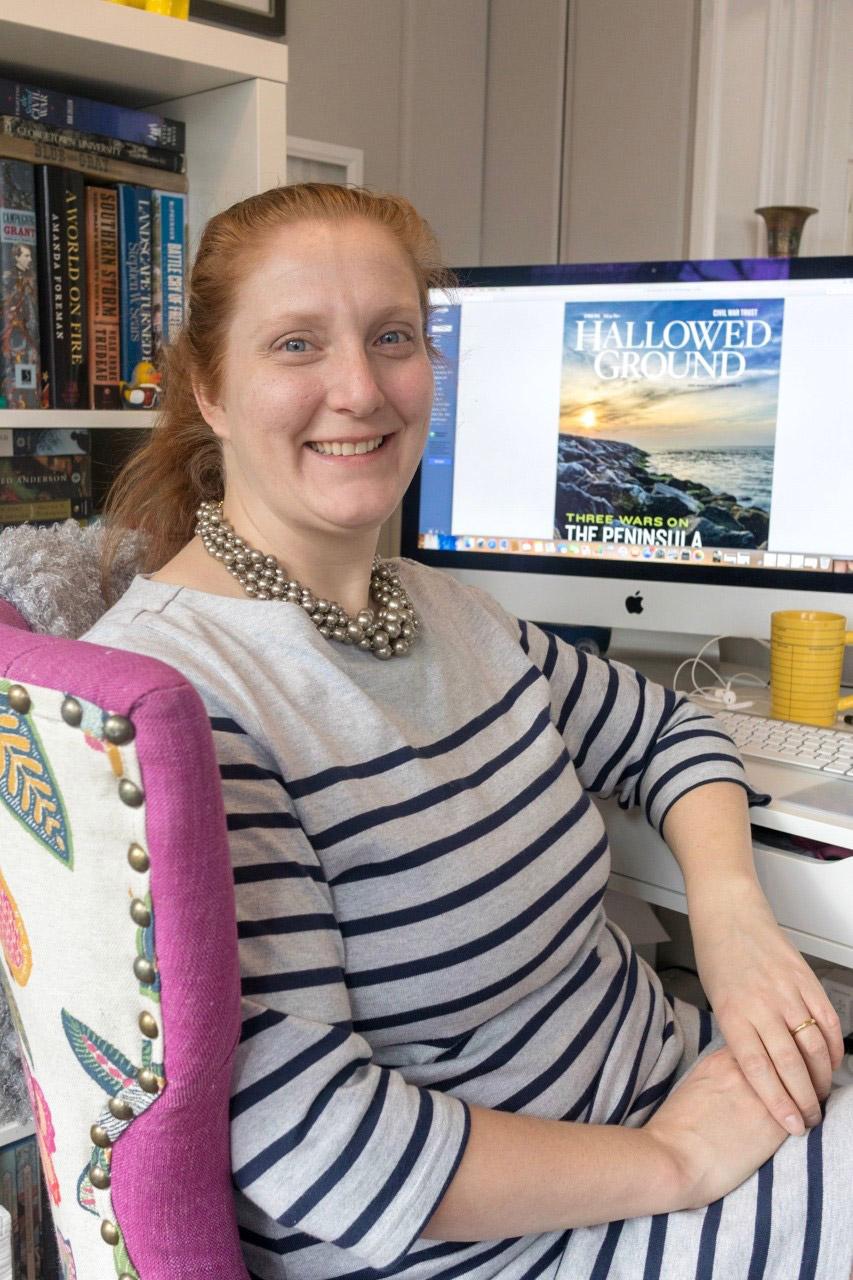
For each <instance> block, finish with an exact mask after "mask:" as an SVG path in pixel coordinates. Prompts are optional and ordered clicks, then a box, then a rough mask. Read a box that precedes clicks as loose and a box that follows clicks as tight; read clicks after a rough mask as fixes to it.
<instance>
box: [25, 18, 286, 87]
mask: <svg viewBox="0 0 853 1280" xmlns="http://www.w3.org/2000/svg"><path fill="white" fill-rule="evenodd" d="M0 72H2V73H3V74H5V75H9V76H17V77H18V78H20V77H22V76H28V77H30V78H31V79H32V81H33V82H34V83H35V84H40V85H45V86H46V87H48V88H59V89H65V90H67V91H68V92H72V93H78V94H84V95H85V96H87V97H102V98H104V99H105V100H107V101H114V102H120V103H124V104H127V105H130V106H137V107H142V106H149V105H151V104H154V103H157V102H160V101H162V100H164V99H172V98H182V97H186V96H187V95H189V94H194V93H204V92H206V91H207V90H209V89H220V88H222V87H223V86H225V85H231V84H238V83H240V82H241V81H243V80H272V81H275V82H276V83H278V84H286V82H287V46H286V45H284V44H281V43H279V41H277V40H264V39H259V38H258V37H257V36H247V35H242V34H240V33H239V32H234V31H228V30H226V29H225V28H222V27H215V26H208V25H206V24H203V23H200V22H192V21H189V22H184V21H180V20H178V19H176V18H166V17H162V16H160V15H159V14H154V13H145V12H143V11H142V10H139V9H129V8H126V7H125V6H124V5H118V4H108V3H107V2H106V0H2V13H0Z"/></svg>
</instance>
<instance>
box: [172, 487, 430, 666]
mask: <svg viewBox="0 0 853 1280" xmlns="http://www.w3.org/2000/svg"><path fill="white" fill-rule="evenodd" d="M195 514H196V527H195V532H196V533H197V534H198V536H199V537H200V538H201V540H202V542H203V543H204V546H205V549H206V550H207V551H208V552H209V553H210V554H211V555H212V556H213V557H214V559H216V560H219V561H220V562H221V563H222V564H223V565H224V566H225V568H226V569H227V570H228V572H229V573H230V574H231V576H232V577H234V578H236V579H237V581H238V582H239V583H240V585H241V587H242V588H243V590H244V591H245V592H246V595H247V596H252V597H254V599H256V600H282V601H287V602H288V603H290V604H298V605H301V606H302V608H303V609H304V610H305V612H306V613H307V614H308V617H309V618H310V619H311V621H312V622H313V623H314V626H315V627H316V628H317V630H318V631H319V632H320V634H321V635H323V636H327V637H328V639H329V640H338V641H339V642H340V643H341V644H353V645H355V646H356V648H357V649H363V650H364V651H365V652H366V653H372V654H373V656H374V658H395V657H402V656H403V655H404V654H406V653H408V652H409V649H410V648H411V646H412V645H413V644H414V643H415V640H416V639H417V633H418V631H419V630H420V625H421V624H420V619H419V618H418V616H417V614H416V613H415V610H414V607H413V605H412V602H411V600H410V599H409V597H408V596H407V594H406V592H405V591H404V590H403V587H402V586H401V585H400V579H399V578H398V576H397V574H396V573H395V572H394V570H393V569H392V568H391V567H390V566H389V565H387V564H383V563H382V561H381V560H380V559H379V557H378V556H377V557H376V559H375V560H374V561H373V568H372V570H371V572H370V595H371V597H372V598H373V600H375V601H376V606H377V607H376V608H375V609H371V608H368V609H361V610H359V612H358V613H357V614H356V616H355V617H354V618H351V617H350V615H349V614H348V613H347V611H346V609H344V608H343V606H342V605H339V604H336V603H335V602H334V601H333V600H322V599H320V598H318V597H317V596H315V595H314V593H313V591H311V590H310V588H309V587H303V586H302V584H301V583H299V582H296V581H295V580H294V579H288V577H287V574H286V573H285V571H284V570H283V569H282V567H281V565H280V564H279V563H278V561H277V560H276V558H275V556H267V555H264V553H263V551H256V550H254V548H252V547H250V546H249V545H248V543H246V542H245V541H244V540H243V539H242V538H240V537H238V536H237V534H235V532H234V530H233V528H232V527H231V524H230V523H229V521H228V520H226V518H225V516H224V515H223V514H222V503H221V502H202V504H201V506H200V507H199V508H198V510H197V511H196V513H195Z"/></svg>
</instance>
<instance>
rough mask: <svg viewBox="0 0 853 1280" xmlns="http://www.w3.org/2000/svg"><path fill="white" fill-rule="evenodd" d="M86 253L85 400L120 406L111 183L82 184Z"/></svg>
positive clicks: (114, 215) (114, 210)
mask: <svg viewBox="0 0 853 1280" xmlns="http://www.w3.org/2000/svg"><path fill="white" fill-rule="evenodd" d="M86 255H87V263H88V272H89V278H88V294H89V316H88V327H89V335H88V336H89V405H90V407H91V408H93V409H120V408H121V397H120V394H119V382H120V380H121V335H120V316H121V308H120V306H119V269H118V198H117V195H116V192H115V191H114V190H113V189H112V188H111V187H87V188H86Z"/></svg>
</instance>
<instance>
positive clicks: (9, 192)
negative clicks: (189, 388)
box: [0, 78, 187, 409]
mask: <svg viewBox="0 0 853 1280" xmlns="http://www.w3.org/2000/svg"><path fill="white" fill-rule="evenodd" d="M185 147H186V139H185V127H184V125H183V123H181V122H180V121H177V120H169V119H166V118H165V117H163V116H159V115H156V114H154V113H152V112H149V111H139V110H134V109H131V108H129V107H119V106H115V105H112V104H109V103H103V102H93V101H90V100H89V99H86V98H80V97H73V96H68V95H66V94H64V93H59V92H57V91H54V90H51V89H37V88H33V87H31V86H29V85H24V84H18V83H16V82H15V81H12V80H5V79H2V78H0V408H19V409H24V408H33V409H35V408H42V409H118V408H122V407H132V408H137V407H139V408H150V407H152V405H153V404H154V403H156V396H157V383H158V377H157V365H158V355H159V350H160V347H161V345H162V344H164V343H167V342H168V341H169V339H170V337H172V336H174V334H175V332H176V331H177V329H178V328H179V327H180V324H181V322H182V320H183V313H184V269H185V261H186V231H185V227H186V192H187V179H186V161H185V154H184V153H185Z"/></svg>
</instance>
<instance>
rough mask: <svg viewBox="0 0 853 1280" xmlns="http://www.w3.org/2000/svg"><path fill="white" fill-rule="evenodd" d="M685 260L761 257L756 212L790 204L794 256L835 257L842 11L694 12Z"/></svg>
mask: <svg viewBox="0 0 853 1280" xmlns="http://www.w3.org/2000/svg"><path fill="white" fill-rule="evenodd" d="M700 37H701V38H700V62H699V66H698V68H697V84H698V86H699V92H698V95H697V129H696V137H695V145H694V181H693V191H692V213H693V217H692V225H691V238H690V253H691V255H693V256H697V257H699V256H701V257H713V256H719V257H726V256H732V257H739V256H755V255H758V256H760V255H762V254H763V253H765V252H766V235H765V231H764V224H763V222H762V220H761V219H760V218H758V217H756V216H755V214H754V213H753V210H754V209H755V208H757V207H759V206H762V205H773V204H802V205H811V206H814V207H816V208H817V209H818V210H819V212H818V213H817V214H815V215H813V216H812V218H810V219H809V221H808V222H807V223H806V227H805V231H804V233H803V239H802V243H801V248H800V252H801V254H808V255H815V254H833V253H843V252H844V246H845V233H846V224H847V208H846V206H847V174H846V169H847V161H848V158H849V155H850V140H849V125H848V124H847V122H848V121H849V120H850V119H851V111H853V0H702V10H701V33H700Z"/></svg>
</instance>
